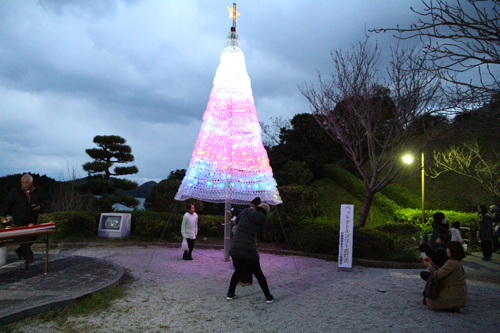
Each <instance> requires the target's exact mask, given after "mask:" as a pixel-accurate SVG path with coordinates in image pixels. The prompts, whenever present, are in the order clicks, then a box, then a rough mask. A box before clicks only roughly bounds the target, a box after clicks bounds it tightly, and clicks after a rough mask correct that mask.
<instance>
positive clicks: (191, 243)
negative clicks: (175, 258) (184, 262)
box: [184, 238, 194, 257]
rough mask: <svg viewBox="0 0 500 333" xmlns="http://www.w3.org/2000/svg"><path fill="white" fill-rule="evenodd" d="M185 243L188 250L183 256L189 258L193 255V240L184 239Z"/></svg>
mask: <svg viewBox="0 0 500 333" xmlns="http://www.w3.org/2000/svg"><path fill="white" fill-rule="evenodd" d="M186 241H187V243H188V249H189V251H184V255H187V256H188V257H191V253H193V248H194V239H191V238H186Z"/></svg>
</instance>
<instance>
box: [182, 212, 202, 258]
mask: <svg viewBox="0 0 500 333" xmlns="http://www.w3.org/2000/svg"><path fill="white" fill-rule="evenodd" d="M181 233H182V237H184V238H186V240H187V243H188V248H189V250H188V251H184V254H183V255H182V259H184V260H193V257H192V256H191V253H192V252H193V248H194V240H195V239H196V235H197V234H198V215H197V214H196V213H195V208H194V205H188V206H187V212H186V214H184V217H183V218H182V225H181Z"/></svg>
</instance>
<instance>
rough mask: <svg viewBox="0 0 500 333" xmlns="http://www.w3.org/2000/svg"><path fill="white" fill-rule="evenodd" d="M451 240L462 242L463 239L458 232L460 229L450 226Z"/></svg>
mask: <svg viewBox="0 0 500 333" xmlns="http://www.w3.org/2000/svg"><path fill="white" fill-rule="evenodd" d="M450 231H451V241H452V242H460V243H464V240H463V239H462V235H461V234H460V230H458V229H457V228H451V229H450Z"/></svg>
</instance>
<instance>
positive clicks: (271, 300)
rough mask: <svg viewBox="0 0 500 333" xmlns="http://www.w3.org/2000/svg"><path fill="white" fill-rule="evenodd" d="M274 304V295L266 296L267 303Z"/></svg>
mask: <svg viewBox="0 0 500 333" xmlns="http://www.w3.org/2000/svg"><path fill="white" fill-rule="evenodd" d="M272 302H274V297H273V295H269V296H266V303H267V304H271V303H272Z"/></svg>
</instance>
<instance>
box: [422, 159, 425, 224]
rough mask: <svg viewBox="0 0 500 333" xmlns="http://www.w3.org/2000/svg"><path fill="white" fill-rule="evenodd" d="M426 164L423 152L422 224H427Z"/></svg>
mask: <svg viewBox="0 0 500 333" xmlns="http://www.w3.org/2000/svg"><path fill="white" fill-rule="evenodd" d="M424 167H425V164H424V152H423V151H422V224H424V223H425V169H424Z"/></svg>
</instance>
